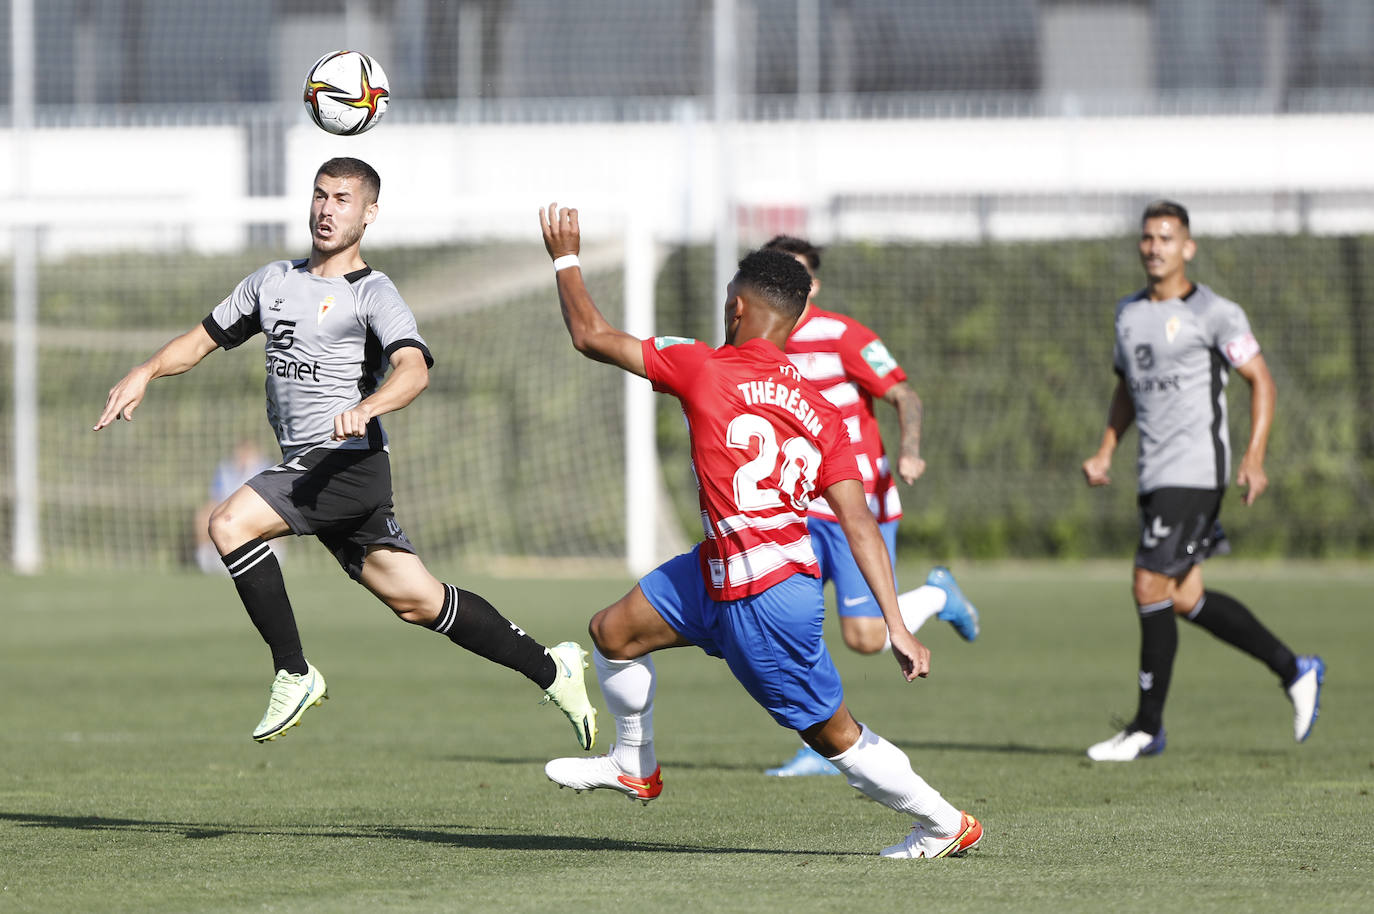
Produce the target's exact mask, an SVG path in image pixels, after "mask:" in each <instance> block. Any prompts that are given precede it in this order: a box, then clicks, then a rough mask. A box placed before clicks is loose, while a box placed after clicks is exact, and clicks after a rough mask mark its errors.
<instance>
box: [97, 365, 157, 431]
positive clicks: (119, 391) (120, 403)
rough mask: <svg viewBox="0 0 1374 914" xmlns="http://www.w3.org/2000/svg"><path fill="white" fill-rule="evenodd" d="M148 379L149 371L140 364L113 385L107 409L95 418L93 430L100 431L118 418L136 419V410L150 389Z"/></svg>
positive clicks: (106, 405)
mask: <svg viewBox="0 0 1374 914" xmlns="http://www.w3.org/2000/svg"><path fill="white" fill-rule="evenodd" d="M148 380H149V378H148V375H147V373H146V372H145V371H144V370H143V366H141V365H140V366H139V367H138V368H135V369H134V370H133V371H131V372H129V373H128V374H126V375H125V376H124V378H123V379H122V380H121V381H120V382H119V383H118V384H116V385H115V386H114V387H111V388H110V393H109V395H108V396H107V397H106V398H105V410H104V412H102V413H101V414H100V418H99V419H97V420H95V425H93V426H91V431H94V432H98V431H100V430H101V429H102V428H104V427H105V426H107V425H109V424H110V423H112V422H114V421H115V420H116V419H123V420H124V421H125V422H132V421H134V410H135V409H138V404H140V403H142V402H143V395H144V394H145V393H146V392H147V390H148Z"/></svg>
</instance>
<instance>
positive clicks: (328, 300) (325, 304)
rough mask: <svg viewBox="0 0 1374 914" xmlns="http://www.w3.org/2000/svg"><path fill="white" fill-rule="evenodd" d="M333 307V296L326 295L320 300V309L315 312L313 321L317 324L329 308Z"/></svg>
mask: <svg viewBox="0 0 1374 914" xmlns="http://www.w3.org/2000/svg"><path fill="white" fill-rule="evenodd" d="M333 307H334V296H332V295H326V296H325V297H324V299H323V300H322V301H321V302H320V310H319V311H318V312H317V313H316V314H315V323H316V324H319V323H320V322H321V321H323V320H324V316H325V315H326V314H328V313H329V309H330V308H333Z"/></svg>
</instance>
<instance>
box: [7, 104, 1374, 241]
mask: <svg viewBox="0 0 1374 914" xmlns="http://www.w3.org/2000/svg"><path fill="white" fill-rule="evenodd" d="M716 142H717V138H716V135H715V132H714V128H713V127H712V126H711V125H710V124H707V123H701V122H696V123H693V122H680V123H654V124H620V123H612V124H577V125H566V124H554V125H494V126H472V125H450V124H405V123H394V122H393V123H387V122H383V123H382V124H381V125H380V126H379V127H378V128H377V129H375V130H374V131H373V132H371V133H368V134H366V135H363V136H359V137H347V138H343V137H331V136H328V135H326V134H324V133H322V132H321V131H319V130H317V129H316V128H314V127H313V126H311V125H309V124H307V123H305V122H304V121H302V123H301V124H299V125H298V126H293V127H291V128H290V129H289V130H288V133H287V137H286V143H285V150H286V152H285V157H286V163H285V164H286V175H287V180H286V192H285V195H284V196H283V197H282V198H248V197H246V196H245V194H246V186H245V178H244V174H245V170H246V169H245V159H246V150H245V140H244V138H243V135H242V134H241V133H240V132H239V131H238V130H237V129H236V128H231V127H204V128H177V129H170V128H142V129H134V128H131V129H112V128H100V129H42V130H37V131H35V132H34V134H33V137H32V142H31V149H32V150H33V153H32V161H31V163H30V166H29V173H30V175H31V180H30V182H29V187H28V189H27V190H28V194H27V199H24V200H17V199H15V195H16V192H17V190H18V188H16V187H14V186H13V185H12V183H7V182H9V181H11V180H12V179H11V178H10V177H8V176H9V175H12V174H13V173H14V168H13V155H14V152H13V144H12V141H11V138H10V137H8V136H6V135H5V134H4V133H3V132H0V197H3V198H8V199H6V200H5V201H4V204H3V205H0V226H3V225H6V224H14V223H16V222H26V221H38V222H40V223H44V224H46V225H47V229H46V231H45V233H44V241H43V250H44V253H45V254H52V253H54V252H58V251H63V250H69V249H72V248H106V249H108V248H117V247H121V246H137V247H148V246H172V247H176V246H190V247H191V248H193V249H196V250H205V251H217V250H230V249H233V248H236V247H238V246H240V245H241V244H242V242H243V239H244V238H245V235H246V229H245V225H246V224H247V223H250V222H254V223H263V222H267V223H272V222H277V223H281V224H284V225H285V226H286V228H287V230H288V234H287V237H288V238H289V237H294V236H293V235H291V234H290V232H292V231H295V230H296V229H298V228H300V227H302V226H303V225H304V222H305V219H306V214H307V207H308V200H309V192H310V186H311V183H310V182H311V180H312V178H313V176H314V171H315V168H316V167H317V166H318V165H319V164H320V163H321V162H322V161H324V160H325V159H327V158H329V157H330V156H334V155H356V156H358V157H361V158H363V159H366V160H367V161H369V162H371V163H372V164H373V165H374V166H375V167H376V168H377V169H378V171H379V172H380V173H381V175H382V179H383V192H382V201H381V202H382V217H381V218H380V219H379V221H378V223H377V224H376V226H375V227H374V228H373V229H371V230H369V239H370V242H371V243H373V244H378V243H385V244H404V243H421V242H424V243H432V242H434V241H436V240H445V239H464V238H479V237H480V238H509V239H525V240H528V239H531V237H532V236H533V231H534V225H535V220H534V213H535V212H536V210H537V208H538V207H539V206H541V205H542V204H545V203H547V202H549V201H551V200H557V201H558V202H560V203H562V204H565V205H574V206H578V207H580V208H582V209H583V210H584V211H587V212H596V211H599V212H603V213H606V214H608V215H609V214H610V213H615V214H617V219H618V214H621V213H625V212H628V211H630V210H631V209H633V210H634V211H635V212H636V213H637V214H638V215H639V216H640V217H642V220H643V221H644V223H645V224H646V225H647V226H648V227H650V228H651V229H652V231H653V232H654V234H655V235H656V236H657V237H659V238H661V239H664V240H673V239H682V238H688V239H693V240H697V241H701V240H704V239H706V238H709V237H710V236H711V235H712V233H713V231H714V220H715V214H716V212H717V207H716V205H715V201H716V200H717V199H718V198H719V195H720V193H721V191H720V186H719V174H718V171H719V169H718V158H717V156H716V154H715V149H716V147H715V143H716ZM724 142H725V143H726V144H727V150H728V152H729V155H730V159H729V161H730V163H731V164H730V167H731V170H732V172H733V175H732V181H733V183H734V186H735V196H736V200H737V202H738V204H739V205H740V206H741V208H742V209H743V210H745V211H754V210H770V209H772V210H784V211H786V210H800V211H802V212H806V213H810V214H811V215H812V219H811V222H810V228H811V229H812V230H813V231H814V232H816V233H817V234H821V235H822V236H824V235H825V234H826V233H827V232H828V233H830V234H834V233H836V232H842V233H845V234H855V233H857V234H869V235H874V234H876V235H883V236H888V235H895V236H907V237H921V238H930V239H939V238H946V239H950V238H952V239H959V238H968V237H1004V238H1013V237H1021V238H1025V237H1044V236H1047V235H1054V234H1074V235H1080V236H1081V235H1085V234H1104V233H1113V232H1121V231H1129V230H1130V227H1131V224H1132V221H1133V218H1134V213H1133V212H1131V211H1129V210H1128V209H1117V208H1108V209H1105V210H1104V209H1102V208H1100V207H1099V208H1094V207H1092V206H1086V207H1085V206H1080V205H1078V204H1077V203H1073V202H1072V201H1079V200H1083V199H1085V198H1091V197H1093V196H1095V195H1122V194H1124V195H1132V196H1138V197H1140V198H1142V199H1143V198H1149V197H1156V196H1170V197H1176V198H1178V199H1179V200H1180V201H1181V202H1183V203H1185V204H1188V203H1189V200H1190V198H1201V197H1206V198H1207V200H1208V201H1209V203H1208V206H1209V207H1210V208H1211V209H1212V210H1213V212H1211V213H1210V214H1209V212H1205V211H1199V212H1197V214H1196V217H1197V218H1196V224H1197V226H1198V230H1199V231H1200V232H1201V233H1207V232H1208V231H1209V230H1210V231H1212V232H1214V233H1215V232H1227V231H1294V230H1297V229H1298V228H1303V227H1305V228H1308V229H1310V230H1313V231H1318V232H1321V231H1341V232H1349V231H1374V211H1372V210H1371V209H1370V208H1369V207H1367V206H1365V205H1364V204H1363V200H1364V197H1365V196H1366V195H1367V194H1369V193H1371V192H1374V167H1371V165H1370V164H1369V159H1368V155H1367V152H1366V150H1368V149H1371V148H1374V117H1371V116H1315V115H1314V116H1265V117H1226V118H1180V117H1171V118H1167V119H1154V118H1048V119H1044V118H1042V119H1033V118H1023V119H1005V120H996V119H979V120H956V119H949V120H939V119H931V120H904V121H890V120H889V121H861V122H832V121H818V122H778V123H749V124H740V125H737V126H736V127H734V128H733V129H732V131H731V132H730V133H729V134H728V135H727V136H726V137H725V138H724ZM1285 194H1286V195H1295V196H1301V195H1309V196H1310V199H1309V200H1308V202H1306V203H1305V204H1304V208H1303V221H1302V223H1301V225H1299V224H1298V222H1297V221H1295V218H1294V217H1287V216H1285V217H1282V218H1275V217H1272V214H1268V215H1267V213H1269V211H1270V210H1272V206H1268V205H1266V204H1265V203H1264V202H1263V201H1264V200H1265V199H1266V195H1285ZM1226 195H1236V197H1237V201H1236V203H1235V206H1231V205H1229V204H1226V203H1225V201H1224V200H1223V199H1222V198H1224V197H1226ZM984 196H993V197H999V198H1002V199H1004V200H1005V199H1013V200H1017V201H1018V202H1017V203H1016V205H1014V206H1010V207H1008V206H1002V207H1001V208H994V210H993V211H992V212H991V213H990V214H989V213H988V212H984V213H982V214H981V215H979V214H978V213H972V212H971V211H970V210H969V209H968V207H967V206H964V205H962V204H953V205H951V206H948V207H939V206H935V207H919V206H917V207H910V206H907V207H903V206H896V207H894V206H892V205H890V204H889V205H884V206H877V205H871V206H866V205H864V204H862V203H861V204H860V205H858V206H853V205H851V206H847V207H846V208H844V210H843V213H841V214H840V215H834V213H835V212H838V210H837V208H836V201H842V200H850V201H852V200H859V201H864V200H868V201H870V202H872V201H891V200H899V201H900V200H903V199H906V200H912V199H915V200H921V199H924V198H932V199H944V198H957V197H965V198H981V197H984ZM1241 198H1244V199H1241ZM1256 199H1258V200H1260V201H1261V202H1260V203H1259V204H1256V202H1255V201H1256ZM1305 199H1306V198H1305ZM1065 201H1070V204H1066V202H1065ZM1352 201H1355V202H1352ZM868 210H872V212H867V211H868ZM1209 215H1210V216H1211V217H1212V218H1211V219H1210V221H1209ZM826 220H832V221H831V222H826ZM590 224H597V222H596V221H595V220H593V221H592V222H591V223H590ZM600 224H604V225H606V226H607V229H608V230H610V229H611V228H612V223H610V222H609V220H602V221H601V223H600ZM114 226H118V228H117V229H112V227H114ZM615 230H616V231H618V230H619V229H618V227H616V228H615ZM745 240H746V242H747V241H748V240H749V239H747V238H746V239H745ZM0 243H6V244H7V239H4V238H0Z"/></svg>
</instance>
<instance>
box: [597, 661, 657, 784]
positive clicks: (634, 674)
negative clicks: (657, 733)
mask: <svg viewBox="0 0 1374 914" xmlns="http://www.w3.org/2000/svg"><path fill="white" fill-rule="evenodd" d="M592 660H593V661H594V662H595V664H596V678H597V679H598V680H599V681H600V682H601V696H602V697H603V698H604V699H606V710H607V711H610V712H611V714H612V715H614V716H615V745H614V746H613V747H611V753H610V755H611V758H612V759H614V760H615V763H616V764H617V765H619V766H620V770H622V771H624V772H625V773H626V774H628V775H630V776H631V777H636V778H643V777H648V776H649V775H651V774H653V773H654V769H655V768H657V767H658V760H657V759H656V758H655V756H654V683H655V680H654V661H653V658H651V657H648V656H645V657H640V658H639V659H637V660H608V659H606V658H605V657H603V656H601V652H600V651H598V650H597V649H596V647H595V646H593V647H592Z"/></svg>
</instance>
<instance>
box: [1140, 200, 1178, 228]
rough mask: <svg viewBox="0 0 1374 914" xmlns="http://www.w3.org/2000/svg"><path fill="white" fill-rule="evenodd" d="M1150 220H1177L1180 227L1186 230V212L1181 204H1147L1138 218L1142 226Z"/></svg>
mask: <svg viewBox="0 0 1374 914" xmlns="http://www.w3.org/2000/svg"><path fill="white" fill-rule="evenodd" d="M1151 219H1177V220H1178V221H1179V224H1180V225H1182V226H1183V227H1184V228H1185V229H1186V228H1188V211H1187V210H1186V209H1184V208H1183V204H1182V203H1175V202H1174V201H1172V200H1153V201H1151V202H1150V203H1148V204H1147V205H1146V206H1145V212H1144V213H1143V214H1141V216H1140V224H1141V225H1144V224H1145V223H1146V222H1148V221H1149V220H1151Z"/></svg>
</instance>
